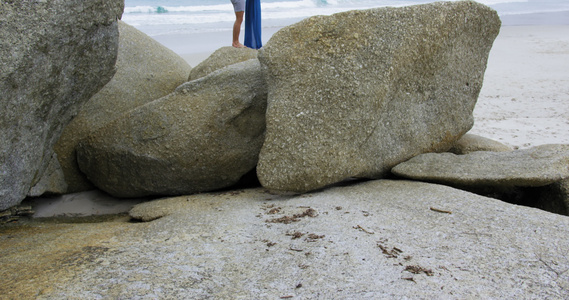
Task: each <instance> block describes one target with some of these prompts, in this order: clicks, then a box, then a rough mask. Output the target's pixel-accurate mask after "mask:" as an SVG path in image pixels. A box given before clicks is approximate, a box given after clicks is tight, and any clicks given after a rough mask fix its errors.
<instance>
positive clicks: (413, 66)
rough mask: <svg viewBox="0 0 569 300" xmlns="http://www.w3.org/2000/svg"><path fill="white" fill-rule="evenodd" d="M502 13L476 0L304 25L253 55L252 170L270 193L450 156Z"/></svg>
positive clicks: (468, 118)
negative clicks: (257, 139)
mask: <svg viewBox="0 0 569 300" xmlns="http://www.w3.org/2000/svg"><path fill="white" fill-rule="evenodd" d="M499 29H500V19H499V17H498V15H497V13H496V12H495V11H494V10H492V9H490V8H488V7H486V6H484V5H481V4H478V3H476V2H471V1H457V2H440V3H433V4H426V5H417V6H409V7H401V8H378V9H371V10H364V11H350V12H345V13H339V14H335V15H332V16H317V17H312V18H308V19H305V20H303V21H301V22H299V23H297V24H294V25H291V26H288V27H285V28H283V29H282V30H280V31H279V32H277V33H276V34H274V35H273V37H272V38H271V39H270V40H269V41H268V43H267V44H266V45H265V47H263V49H261V50H260V52H259V60H260V61H261V64H262V65H263V71H264V72H265V73H266V76H267V84H268V89H269V95H268V106H267V136H266V141H265V143H264V145H263V148H262V150H261V154H260V158H259V165H258V167H257V171H258V176H259V180H260V181H261V183H262V184H263V186H265V187H267V188H269V189H271V190H279V191H294V192H306V191H310V190H314V189H318V188H321V187H324V186H326V185H329V184H332V183H335V182H339V181H342V180H344V179H346V178H350V177H363V178H382V177H384V176H386V175H387V174H388V173H389V170H390V169H391V168H392V167H393V166H394V165H396V164H398V163H400V162H402V161H405V160H407V159H409V158H411V157H413V156H415V155H417V154H420V153H424V152H436V151H446V150H448V149H449V148H450V147H451V146H452V145H453V144H454V142H455V141H456V140H457V139H458V138H460V137H461V136H462V135H463V134H465V133H466V132H467V131H468V130H469V129H470V128H471V127H472V123H473V117H472V111H473V108H474V105H475V103H476V99H477V97H478V94H479V92H480V88H481V86H482V80H483V77H484V71H485V68H486V62H487V58H488V53H489V51H490V48H491V47H492V43H493V41H494V39H495V37H496V36H497V34H498V32H499Z"/></svg>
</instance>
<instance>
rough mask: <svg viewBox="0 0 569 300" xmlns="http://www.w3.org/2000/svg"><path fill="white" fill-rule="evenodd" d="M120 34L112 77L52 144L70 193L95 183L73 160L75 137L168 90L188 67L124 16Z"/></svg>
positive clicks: (177, 84)
mask: <svg viewBox="0 0 569 300" xmlns="http://www.w3.org/2000/svg"><path fill="white" fill-rule="evenodd" d="M119 33H120V38H119V50H118V58H117V63H116V68H117V72H116V74H115V76H114V77H113V79H112V80H111V81H110V82H109V83H107V85H105V87H104V88H103V89H101V91H99V92H98V93H97V94H96V95H95V96H93V97H92V98H91V99H90V100H89V101H88V102H87V103H86V104H85V105H84V106H83V107H82V108H81V110H80V111H79V114H78V115H77V116H76V117H75V118H74V119H73V120H72V121H71V122H70V123H69V125H68V126H67V127H65V129H64V130H63V133H62V135H61V137H60V139H59V141H58V142H57V144H56V145H55V152H56V153H57V155H58V158H59V163H60V165H61V168H62V170H63V173H64V175H65V181H66V183H67V185H68V189H67V192H68V193H74V192H79V191H85V190H88V189H92V188H93V185H92V184H91V183H90V182H89V181H88V180H87V178H86V177H85V175H84V174H83V173H81V171H80V170H79V166H78V165H77V159H76V150H75V148H76V147H77V145H78V144H79V142H80V141H81V140H82V139H84V138H86V137H87V135H89V134H90V133H91V132H94V131H96V130H97V129H99V128H101V127H103V126H104V125H106V124H107V123H109V122H111V121H113V120H114V119H116V118H118V117H119V116H121V115H122V114H124V113H126V112H128V111H129V110H132V109H134V108H136V107H139V106H142V105H144V104H146V103H148V102H150V101H153V100H156V99H158V98H161V97H163V96H166V95H168V94H170V93H171V92H173V91H174V90H175V89H176V87H178V86H179V85H180V84H182V83H184V82H186V79H187V77H188V74H189V73H190V70H191V67H190V66H189V65H188V64H187V63H186V61H185V60H184V59H183V58H181V57H180V56H178V55H177V54H176V53H174V52H173V51H172V50H170V49H167V48H166V47H164V46H163V45H162V44H160V43H158V42H156V41H155V40H153V39H152V38H150V37H149V36H147V35H146V34H144V33H142V32H141V31H139V30H137V29H136V28H134V27H132V26H130V25H128V24H125V23H124V22H122V21H119Z"/></svg>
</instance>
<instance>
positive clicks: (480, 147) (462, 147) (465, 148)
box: [448, 133, 513, 154]
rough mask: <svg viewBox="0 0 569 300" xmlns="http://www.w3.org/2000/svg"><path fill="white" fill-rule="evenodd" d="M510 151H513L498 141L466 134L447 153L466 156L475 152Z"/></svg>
mask: <svg viewBox="0 0 569 300" xmlns="http://www.w3.org/2000/svg"><path fill="white" fill-rule="evenodd" d="M512 150H513V149H512V148H511V147H510V146H507V145H504V144H502V143H500V142H498V141H495V140H492V139H489V138H485V137H482V136H479V135H476V134H471V133H467V134H465V135H464V136H462V137H461V138H460V139H459V140H458V141H456V143H455V144H454V145H453V146H452V147H451V148H450V149H449V150H448V152H451V153H454V154H468V153H471V152H475V151H494V152H505V151H512Z"/></svg>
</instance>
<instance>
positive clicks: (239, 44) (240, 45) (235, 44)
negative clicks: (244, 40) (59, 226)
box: [233, 43, 247, 48]
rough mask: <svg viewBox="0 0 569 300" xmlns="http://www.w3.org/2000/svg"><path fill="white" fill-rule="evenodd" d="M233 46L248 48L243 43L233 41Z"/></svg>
mask: <svg viewBox="0 0 569 300" xmlns="http://www.w3.org/2000/svg"><path fill="white" fill-rule="evenodd" d="M233 47H235V48H247V47H245V46H244V45H243V44H241V43H233Z"/></svg>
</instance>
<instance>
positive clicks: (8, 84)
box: [0, 0, 124, 210]
mask: <svg viewBox="0 0 569 300" xmlns="http://www.w3.org/2000/svg"><path fill="white" fill-rule="evenodd" d="M123 8H124V1H118V0H114V1H103V0H71V1H2V2H0V11H1V12H2V13H0V24H2V25H1V26H0V91H2V92H1V93H0V106H1V107H2V109H1V110H0V120H2V123H1V124H0V141H2V142H1V143H0V166H2V167H1V168H2V169H1V170H0V210H3V209H6V208H8V207H10V206H13V205H16V204H18V203H20V201H21V200H22V199H24V198H25V196H26V194H27V193H28V191H29V190H30V188H31V187H32V186H34V185H35V184H36V183H37V182H38V181H40V179H41V178H42V175H43V173H44V171H45V170H46V168H47V166H48V163H49V161H50V159H51V158H52V155H53V145H54V144H55V142H56V141H57V139H58V138H59V136H60V134H61V131H62V130H63V127H64V126H65V125H66V124H67V123H68V122H69V121H70V120H71V118H72V117H73V116H74V115H75V114H77V111H78V110H79V108H80V107H81V105H82V104H83V103H85V101H87V100H88V99H89V98H91V96H93V95H94V94H95V93H96V92H97V91H99V90H100V89H101V88H102V87H103V86H104V85H105V84H106V83H107V82H108V81H109V80H110V79H111V77H112V76H113V74H114V72H115V69H114V65H115V61H116V57H117V47H118V30H117V19H118V18H120V16H121V14H122V10H123Z"/></svg>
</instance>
